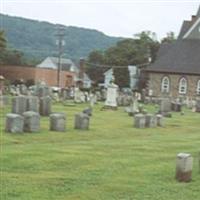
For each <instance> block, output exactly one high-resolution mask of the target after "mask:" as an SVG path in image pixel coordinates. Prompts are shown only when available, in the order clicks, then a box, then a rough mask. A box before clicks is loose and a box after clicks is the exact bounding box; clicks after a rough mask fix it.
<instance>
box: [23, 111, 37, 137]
mask: <svg viewBox="0 0 200 200" xmlns="http://www.w3.org/2000/svg"><path fill="white" fill-rule="evenodd" d="M23 116H24V131H25V132H31V133H32V132H38V131H39V130H40V115H39V114H38V113H36V112H34V111H27V112H24V113H23Z"/></svg>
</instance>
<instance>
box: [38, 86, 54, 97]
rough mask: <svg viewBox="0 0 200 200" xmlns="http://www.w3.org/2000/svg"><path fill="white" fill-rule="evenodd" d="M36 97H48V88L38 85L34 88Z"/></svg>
mask: <svg viewBox="0 0 200 200" xmlns="http://www.w3.org/2000/svg"><path fill="white" fill-rule="evenodd" d="M36 95H37V96H38V97H39V98H42V97H46V96H50V95H51V94H50V88H49V87H48V86H46V85H39V86H38V87H37V88H36Z"/></svg>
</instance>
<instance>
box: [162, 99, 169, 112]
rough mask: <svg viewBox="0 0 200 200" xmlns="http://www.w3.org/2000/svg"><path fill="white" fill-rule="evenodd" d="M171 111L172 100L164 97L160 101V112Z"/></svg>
mask: <svg viewBox="0 0 200 200" xmlns="http://www.w3.org/2000/svg"><path fill="white" fill-rule="evenodd" d="M168 112H171V101H170V99H168V98H165V99H162V100H161V102H160V113H168Z"/></svg>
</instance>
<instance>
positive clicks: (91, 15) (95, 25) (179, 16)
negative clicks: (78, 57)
mask: <svg viewBox="0 0 200 200" xmlns="http://www.w3.org/2000/svg"><path fill="white" fill-rule="evenodd" d="M199 5H200V0H198V1H197V0H190V1H184V0H165V1H162V0H154V1H152V0H149V1H147V0H141V1H137V0H107V1H106V0H1V3H0V6H1V7H0V9H1V13H3V14H8V15H12V16H21V17H25V18H30V19H37V20H40V21H48V22H52V23H60V24H64V25H67V26H68V25H72V26H79V27H85V28H91V29H97V30H99V31H102V32H104V33H105V34H107V35H111V36H123V37H132V36H133V35H134V34H136V33H139V32H141V31H143V30H150V31H153V32H155V33H156V34H157V35H158V38H162V37H164V36H165V35H166V33H167V32H169V31H174V32H175V33H176V34H178V32H179V30H180V26H181V24H182V22H183V20H189V19H190V18H191V15H194V14H196V12H197V9H198V7H199Z"/></svg>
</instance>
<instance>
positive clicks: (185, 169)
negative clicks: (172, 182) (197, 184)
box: [176, 153, 193, 182]
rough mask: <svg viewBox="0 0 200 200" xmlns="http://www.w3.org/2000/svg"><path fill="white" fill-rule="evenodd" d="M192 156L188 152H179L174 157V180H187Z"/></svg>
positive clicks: (190, 174) (190, 169) (191, 164)
mask: <svg viewBox="0 0 200 200" xmlns="http://www.w3.org/2000/svg"><path fill="white" fill-rule="evenodd" d="M192 166H193V158H192V156H191V155H190V154H188V153H179V154H178V155H177V157H176V180H178V181H179V182H189V181H191V176H192Z"/></svg>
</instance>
